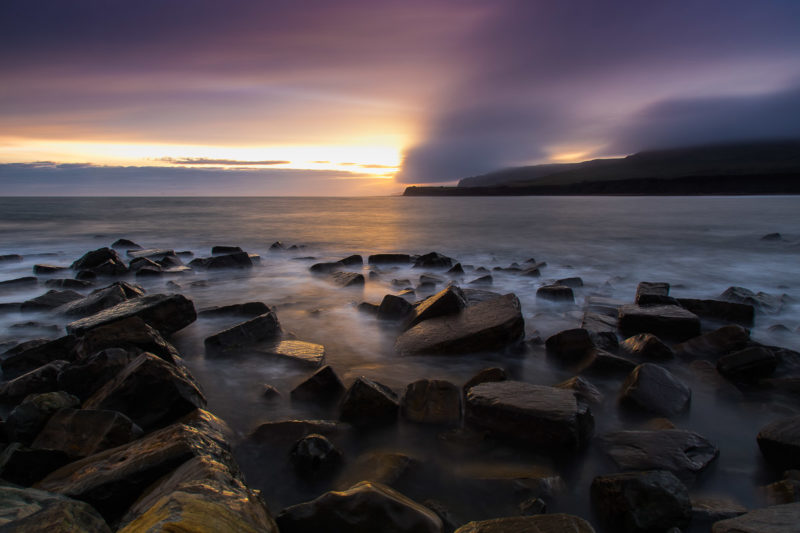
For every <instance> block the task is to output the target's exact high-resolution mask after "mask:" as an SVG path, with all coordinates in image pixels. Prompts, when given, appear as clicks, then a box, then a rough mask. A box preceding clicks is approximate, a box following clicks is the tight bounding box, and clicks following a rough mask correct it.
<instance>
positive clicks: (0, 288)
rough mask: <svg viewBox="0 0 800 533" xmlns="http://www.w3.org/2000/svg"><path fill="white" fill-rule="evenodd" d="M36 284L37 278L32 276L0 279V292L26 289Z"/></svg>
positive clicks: (37, 282)
mask: <svg viewBox="0 0 800 533" xmlns="http://www.w3.org/2000/svg"><path fill="white" fill-rule="evenodd" d="M38 284H39V279H38V278H36V277H34V276H26V277H24V278H15V279H7V280H3V281H0V293H3V292H12V291H19V290H23V289H28V288H30V287H35V286H36V285H38Z"/></svg>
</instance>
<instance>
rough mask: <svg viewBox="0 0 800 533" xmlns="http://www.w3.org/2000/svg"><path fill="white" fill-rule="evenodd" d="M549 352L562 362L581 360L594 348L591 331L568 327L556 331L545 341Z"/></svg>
mask: <svg viewBox="0 0 800 533" xmlns="http://www.w3.org/2000/svg"><path fill="white" fill-rule="evenodd" d="M545 346H546V347H547V354H548V355H550V356H552V357H555V358H556V359H558V360H559V361H561V362H565V363H570V362H574V361H579V360H581V359H583V358H585V357H586V356H588V355H589V354H590V352H591V351H592V350H593V349H594V344H593V343H592V339H591V338H590V337H589V332H588V331H586V330H585V329H583V328H577V329H567V330H564V331H561V332H559V333H556V334H555V335H552V336H550V337H548V338H547V341H545Z"/></svg>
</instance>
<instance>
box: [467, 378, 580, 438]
mask: <svg viewBox="0 0 800 533" xmlns="http://www.w3.org/2000/svg"><path fill="white" fill-rule="evenodd" d="M464 417H465V420H466V422H468V423H469V424H471V425H473V426H475V427H478V428H481V429H485V430H488V431H489V432H491V433H492V434H495V435H497V436H499V437H502V438H506V439H510V440H512V441H521V442H525V443H528V444H532V445H534V446H537V447H540V448H546V449H551V450H552V449H556V450H563V451H575V450H578V449H580V448H582V447H583V446H584V445H586V443H587V442H588V441H589V439H590V438H591V436H592V433H593V432H594V418H593V417H592V413H591V411H590V410H589V409H588V407H586V405H584V404H582V403H579V402H578V401H577V400H576V398H575V395H574V394H573V393H572V392H571V391H568V390H564V389H558V388H555V387H545V386H541V385H531V384H530V383H523V382H520V381H500V382H494V383H482V384H480V385H476V386H474V387H472V388H470V389H469V390H468V391H467V398H466V406H465V411H464Z"/></svg>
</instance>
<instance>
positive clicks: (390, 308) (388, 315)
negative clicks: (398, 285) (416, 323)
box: [376, 294, 414, 320]
mask: <svg viewBox="0 0 800 533" xmlns="http://www.w3.org/2000/svg"><path fill="white" fill-rule="evenodd" d="M413 312H414V306H413V305H411V304H410V303H408V301H407V300H406V299H405V298H401V297H399V296H395V295H393V294H387V295H386V296H384V297H383V300H381V304H380V306H378V309H377V312H376V315H377V317H378V318H379V319H381V320H405V319H406V318H407V317H408V316H409V315H410V314H412V313H413Z"/></svg>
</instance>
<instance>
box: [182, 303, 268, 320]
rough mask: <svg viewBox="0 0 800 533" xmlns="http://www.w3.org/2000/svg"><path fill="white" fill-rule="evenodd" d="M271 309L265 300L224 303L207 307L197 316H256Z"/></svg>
mask: <svg viewBox="0 0 800 533" xmlns="http://www.w3.org/2000/svg"><path fill="white" fill-rule="evenodd" d="M270 311H271V309H270V308H269V306H268V305H267V304H265V303H263V302H247V303H243V304H231V305H222V306H217V307H206V308H205V309H201V310H200V311H198V312H197V316H202V317H216V316H240V317H248V318H251V317H256V316H258V315H263V314H264V313H269V312H270Z"/></svg>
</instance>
